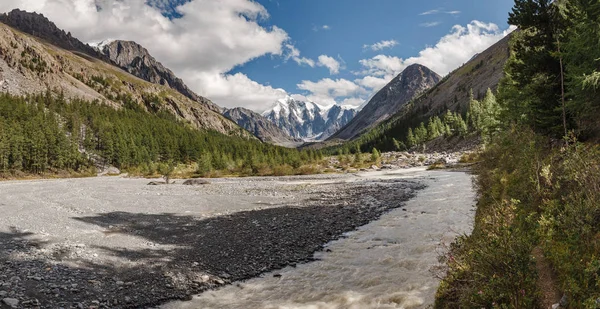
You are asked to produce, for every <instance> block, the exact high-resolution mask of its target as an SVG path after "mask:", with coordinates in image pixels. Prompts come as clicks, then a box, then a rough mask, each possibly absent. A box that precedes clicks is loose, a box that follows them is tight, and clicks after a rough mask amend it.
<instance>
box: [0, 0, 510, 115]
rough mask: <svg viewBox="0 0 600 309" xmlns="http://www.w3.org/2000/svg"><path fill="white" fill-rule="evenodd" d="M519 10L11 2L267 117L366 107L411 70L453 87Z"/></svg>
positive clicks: (488, 3) (266, 0) (361, 2)
mask: <svg viewBox="0 0 600 309" xmlns="http://www.w3.org/2000/svg"><path fill="white" fill-rule="evenodd" d="M512 6H513V1H512V0H428V1H408V0H255V1H253V0H2V1H1V2H0V11H1V12H8V11H10V10H12V9H14V8H20V9H23V10H27V11H35V12H38V13H42V14H44V15H45V16H46V17H48V18H49V19H50V20H51V21H53V22H55V23H56V25H57V26H58V27H59V28H62V29H64V30H66V31H69V32H71V33H72V34H73V36H75V37H77V38H79V39H80V40H82V41H83V42H86V43H97V42H101V41H104V40H107V39H120V40H132V41H136V42H137V43H139V44H141V45H142V46H144V47H146V48H147V49H148V50H149V52H150V53H151V54H152V55H153V56H154V57H155V58H156V59H157V60H158V61H160V62H162V63H163V64H164V65H165V66H166V67H168V68H170V69H171V70H172V71H173V72H174V73H175V74H176V75H177V76H179V77H181V78H182V79H183V80H184V81H185V83H186V84H187V85H188V86H189V87H190V88H191V89H192V90H194V91H195V92H197V93H198V94H200V95H202V96H205V97H207V98H209V99H211V100H212V101H213V102H215V103H217V104H218V105H220V106H223V107H238V106H239V107H246V108H249V109H253V110H255V111H258V112H261V111H264V110H265V109H268V108H269V107H270V106H271V105H272V104H273V103H274V102H275V101H276V100H278V99H282V98H285V97H286V96H292V97H294V98H296V99H300V100H310V101H313V102H315V103H318V104H320V105H324V106H329V105H332V104H340V105H348V106H360V105H362V104H363V103H365V102H366V101H368V99H369V98H370V97H371V96H372V95H373V94H374V93H376V92H377V91H378V90H379V89H381V88H382V87H383V86H385V85H386V84H387V83H388V82H389V81H390V80H391V79H392V78H393V77H395V76H396V75H398V74H399V73H401V72H402V70H404V68H405V67H406V66H408V65H410V64H414V63H419V64H422V65H425V66H427V67H429V68H430V69H432V70H433V71H435V72H437V73H438V74H440V75H446V74H448V73H449V72H451V71H452V70H454V69H456V68H457V67H459V66H460V65H462V64H463V63H465V62H467V61H468V60H469V59H471V58H472V57H473V56H474V55H475V54H476V53H479V52H482V51H483V50H485V49H486V48H487V47H489V46H491V45H492V44H494V43H495V42H497V41H498V40H500V39H501V38H502V37H504V36H505V35H506V34H508V33H509V32H510V31H512V30H513V27H510V26H509V25H508V24H507V18H508V12H509V11H510V9H511V8H512Z"/></svg>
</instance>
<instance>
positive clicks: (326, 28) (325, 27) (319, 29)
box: [312, 25, 331, 32]
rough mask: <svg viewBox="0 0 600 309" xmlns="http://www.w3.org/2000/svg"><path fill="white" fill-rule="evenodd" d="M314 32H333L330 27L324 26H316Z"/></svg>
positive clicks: (313, 28)
mask: <svg viewBox="0 0 600 309" xmlns="http://www.w3.org/2000/svg"><path fill="white" fill-rule="evenodd" d="M312 30H313V31H314V32H319V31H321V30H325V31H327V30H331V26H330V25H322V26H316V25H315V26H313V27H312Z"/></svg>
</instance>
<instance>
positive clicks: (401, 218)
mask: <svg viewBox="0 0 600 309" xmlns="http://www.w3.org/2000/svg"><path fill="white" fill-rule="evenodd" d="M366 177H376V178H408V179H419V180H421V181H423V182H424V183H426V184H427V188H426V189H424V190H421V191H419V193H418V195H417V196H416V197H415V198H413V199H412V200H410V201H408V202H407V203H406V205H405V207H403V208H398V209H395V210H393V211H391V212H389V213H387V214H385V215H384V216H382V217H381V218H380V219H379V220H377V221H374V222H371V223H369V224H367V225H365V226H362V227H361V228H359V229H358V230H356V231H354V232H350V233H347V234H346V235H345V237H344V238H342V239H340V240H337V241H333V242H331V243H329V244H328V245H327V246H326V250H325V251H323V252H318V253H316V254H315V258H317V259H318V260H317V261H315V262H312V263H307V264H302V265H298V266H297V267H288V268H285V269H282V270H279V271H275V272H271V273H267V274H264V275H263V276H262V277H260V278H255V279H251V280H248V281H245V282H238V283H234V284H232V285H229V286H226V287H223V288H220V289H218V290H214V291H208V292H205V293H203V294H201V295H198V296H195V297H194V298H193V300H191V301H187V302H174V303H170V304H167V305H164V306H163V307H162V308H163V309H179V308H203V309H217V308H219V309H221V308H222V309H225V308H248V309H252V308H256V309H259V308H260V309H334V308H335V309H375V308H378V309H384V308H406V309H408V308H427V307H428V306H430V305H431V304H433V301H434V296H435V292H436V289H437V287H438V285H439V280H438V279H437V278H436V276H435V275H434V273H433V271H432V267H434V266H436V265H438V261H437V258H438V256H439V254H440V252H441V250H443V245H444V244H445V245H448V244H449V243H450V242H451V241H452V240H453V239H454V238H455V237H456V236H457V235H458V234H461V233H469V232H470V231H471V229H472V221H473V216H474V209H475V208H474V200H475V193H474V191H473V189H472V183H471V176H470V175H468V174H466V173H462V172H450V171H424V170H411V171H408V172H407V171H396V172H387V173H384V172H381V173H372V174H369V175H366Z"/></svg>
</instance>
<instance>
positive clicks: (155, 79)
mask: <svg viewBox="0 0 600 309" xmlns="http://www.w3.org/2000/svg"><path fill="white" fill-rule="evenodd" d="M98 49H99V50H100V52H102V53H103V54H104V55H105V56H106V57H108V58H109V59H110V61H112V62H113V63H114V64H116V65H117V66H119V67H120V68H121V69H123V70H125V71H127V72H129V73H130V74H132V75H135V76H137V77H139V78H141V79H143V80H146V81H149V82H151V83H154V84H159V85H164V86H167V87H170V88H173V89H175V90H177V91H179V92H180V93H181V94H183V95H185V96H186V97H188V98H190V99H192V100H194V101H196V102H198V103H200V104H203V105H205V106H206V107H208V108H209V109H211V110H212V111H215V112H218V113H221V111H222V110H221V108H220V107H219V106H217V105H216V104H214V103H213V102H211V101H210V100H208V99H206V98H204V97H201V96H199V95H197V94H196V93H194V92H193V91H192V90H191V89H189V88H188V87H187V86H186V85H185V83H184V82H183V80H181V79H180V78H178V77H177V76H175V74H174V73H173V72H172V71H171V70H169V69H168V68H166V67H165V66H164V65H163V64H162V63H160V62H158V60H156V59H155V58H154V57H153V56H152V55H151V54H150V52H148V50H147V49H146V48H145V47H143V46H142V45H140V44H138V43H136V42H134V41H123V40H113V41H106V42H102V43H100V44H99V46H98Z"/></svg>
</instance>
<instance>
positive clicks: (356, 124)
mask: <svg viewBox="0 0 600 309" xmlns="http://www.w3.org/2000/svg"><path fill="white" fill-rule="evenodd" d="M440 79H441V77H440V76H439V75H438V74H436V73H435V72H433V71H432V70H430V69H428V68H427V67H425V66H422V65H420V64H413V65H411V66H409V67H407V68H406V69H405V70H404V71H403V72H402V73H400V74H399V75H398V76H396V77H395V78H394V79H393V80H392V81H391V82H389V83H388V84H387V85H386V86H385V87H383V88H382V89H381V90H379V92H377V94H375V96H373V98H372V99H371V100H370V101H369V103H367V105H365V107H364V108H363V109H362V110H361V111H360V112H359V113H358V115H356V117H354V119H352V121H350V123H348V124H347V125H346V126H345V127H343V128H342V129H341V130H340V131H338V132H337V133H335V134H334V135H333V136H331V137H330V138H329V139H342V140H349V139H352V138H354V137H356V136H358V135H359V134H360V133H362V132H365V131H367V130H368V129H370V128H373V127H375V126H376V125H378V124H379V123H381V122H383V121H385V120H387V119H389V118H390V117H391V116H392V115H394V114H395V113H397V112H398V111H399V110H400V109H401V108H402V107H403V106H404V105H405V104H406V103H408V102H409V101H410V100H412V99H413V98H414V97H416V96H418V95H419V94H421V93H423V92H424V91H426V90H427V89H429V88H431V87H433V86H434V85H435V84H437V83H438V82H439V81H440Z"/></svg>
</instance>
